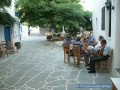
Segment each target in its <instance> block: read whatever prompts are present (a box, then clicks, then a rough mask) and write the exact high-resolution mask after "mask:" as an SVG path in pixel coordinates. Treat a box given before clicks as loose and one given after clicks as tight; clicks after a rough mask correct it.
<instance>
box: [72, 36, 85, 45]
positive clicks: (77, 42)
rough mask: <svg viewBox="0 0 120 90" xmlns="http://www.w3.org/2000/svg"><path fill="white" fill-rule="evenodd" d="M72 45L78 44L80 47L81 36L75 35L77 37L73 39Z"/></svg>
mask: <svg viewBox="0 0 120 90" xmlns="http://www.w3.org/2000/svg"><path fill="white" fill-rule="evenodd" d="M73 45H78V46H80V47H82V46H83V44H82V42H81V38H80V37H77V39H76V40H75V41H73Z"/></svg>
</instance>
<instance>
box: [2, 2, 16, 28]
mask: <svg viewBox="0 0 120 90" xmlns="http://www.w3.org/2000/svg"><path fill="white" fill-rule="evenodd" d="M10 5H11V0H0V9H1V12H0V24H2V25H7V26H13V25H14V23H15V19H14V18H13V17H12V16H11V15H10V14H9V13H7V11H6V10H5V9H4V7H9V6H10Z"/></svg>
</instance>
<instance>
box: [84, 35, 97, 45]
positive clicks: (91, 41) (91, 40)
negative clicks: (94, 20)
mask: <svg viewBox="0 0 120 90" xmlns="http://www.w3.org/2000/svg"><path fill="white" fill-rule="evenodd" d="M94 41H95V39H94V37H93V35H92V34H91V35H90V37H87V40H86V42H87V44H88V45H91V46H93V45H94Z"/></svg>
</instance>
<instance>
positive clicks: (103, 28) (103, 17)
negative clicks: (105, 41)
mask: <svg viewBox="0 0 120 90" xmlns="http://www.w3.org/2000/svg"><path fill="white" fill-rule="evenodd" d="M101 16H102V18H101V20H102V21H101V29H102V30H105V6H104V7H103V8H102V15H101Z"/></svg>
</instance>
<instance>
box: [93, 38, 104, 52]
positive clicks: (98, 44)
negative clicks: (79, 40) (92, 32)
mask: <svg viewBox="0 0 120 90" xmlns="http://www.w3.org/2000/svg"><path fill="white" fill-rule="evenodd" d="M102 39H104V37H103V36H99V42H98V43H97V44H96V45H95V48H94V51H97V50H99V49H100V46H101V43H100V42H101V40H102Z"/></svg>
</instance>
